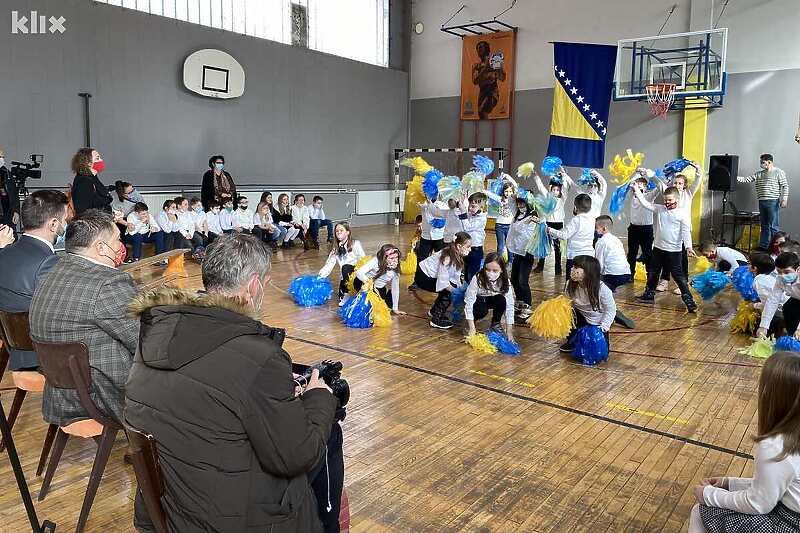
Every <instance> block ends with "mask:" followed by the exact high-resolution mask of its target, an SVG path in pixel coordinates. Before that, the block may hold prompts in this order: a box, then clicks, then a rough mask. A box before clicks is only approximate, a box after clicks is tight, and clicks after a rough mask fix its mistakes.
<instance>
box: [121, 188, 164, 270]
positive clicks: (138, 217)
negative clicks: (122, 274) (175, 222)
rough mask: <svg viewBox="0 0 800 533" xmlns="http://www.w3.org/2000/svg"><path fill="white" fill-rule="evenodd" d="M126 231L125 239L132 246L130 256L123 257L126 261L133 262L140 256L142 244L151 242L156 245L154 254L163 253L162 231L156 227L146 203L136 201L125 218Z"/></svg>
mask: <svg viewBox="0 0 800 533" xmlns="http://www.w3.org/2000/svg"><path fill="white" fill-rule="evenodd" d="M126 223H127V224H126V225H127V231H126V232H125V233H126V235H125V241H126V242H129V243H130V245H131V248H132V253H131V255H130V257H128V258H127V259H125V262H126V263H134V262H136V261H138V260H139V259H141V258H142V244H144V243H152V244H155V247H156V255H158V254H160V253H164V252H165V251H166V248H165V246H164V232H162V231H161V228H159V227H158V224H156V221H155V220H153V219H152V218H150V212H149V211H148V208H147V204H145V203H144V202H136V203H135V204H134V206H133V211H131V212H130V213H129V214H128V216H127V218H126Z"/></svg>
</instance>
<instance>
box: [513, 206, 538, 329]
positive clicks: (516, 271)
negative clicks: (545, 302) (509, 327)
mask: <svg viewBox="0 0 800 533" xmlns="http://www.w3.org/2000/svg"><path fill="white" fill-rule="evenodd" d="M534 214H535V212H534V210H533V208H532V206H531V205H530V204H529V203H528V202H527V200H526V199H525V198H521V197H517V212H516V214H515V215H514V220H513V222H512V223H511V229H509V231H508V251H509V253H510V254H511V257H513V258H514V260H513V262H512V263H511V286H512V287H513V288H514V294H515V295H516V302H515V306H516V312H517V317H518V318H519V319H520V320H521V321H525V320H527V319H528V318H529V317H530V316H531V313H532V309H531V304H532V301H531V286H530V276H531V270H532V269H533V264H534V263H535V262H536V258H535V257H533V256H532V255H531V254H529V253H528V243H529V242H530V240H531V237H532V236H533V230H534V229H535V228H536V224H535V223H534V222H533V217H534Z"/></svg>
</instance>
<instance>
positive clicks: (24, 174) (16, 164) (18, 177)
mask: <svg viewBox="0 0 800 533" xmlns="http://www.w3.org/2000/svg"><path fill="white" fill-rule="evenodd" d="M31 161H33V162H32V163H21V162H20V161H12V162H11V168H10V169H9V170H8V173H9V174H10V175H11V179H12V180H14V185H15V186H16V188H17V191H19V194H20V196H21V197H22V196H26V195H27V192H28V191H27V188H26V187H25V182H26V181H28V180H29V179H32V180H39V179H42V171H41V170H39V169H40V168H41V166H42V161H44V156H43V155H42V154H33V155H31Z"/></svg>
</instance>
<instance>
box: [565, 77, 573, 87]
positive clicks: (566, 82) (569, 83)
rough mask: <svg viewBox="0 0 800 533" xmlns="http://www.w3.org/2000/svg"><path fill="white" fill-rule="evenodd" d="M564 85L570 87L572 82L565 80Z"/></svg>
mask: <svg viewBox="0 0 800 533" xmlns="http://www.w3.org/2000/svg"><path fill="white" fill-rule="evenodd" d="M564 85H572V80H571V79H569V78H567V81H565V82H564Z"/></svg>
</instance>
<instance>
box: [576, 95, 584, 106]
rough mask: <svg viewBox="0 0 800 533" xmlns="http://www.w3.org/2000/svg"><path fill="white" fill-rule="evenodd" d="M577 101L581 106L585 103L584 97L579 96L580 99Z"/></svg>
mask: <svg viewBox="0 0 800 533" xmlns="http://www.w3.org/2000/svg"><path fill="white" fill-rule="evenodd" d="M577 100H578V103H579V104H582V103H583V96H579V97H578V98H577Z"/></svg>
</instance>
